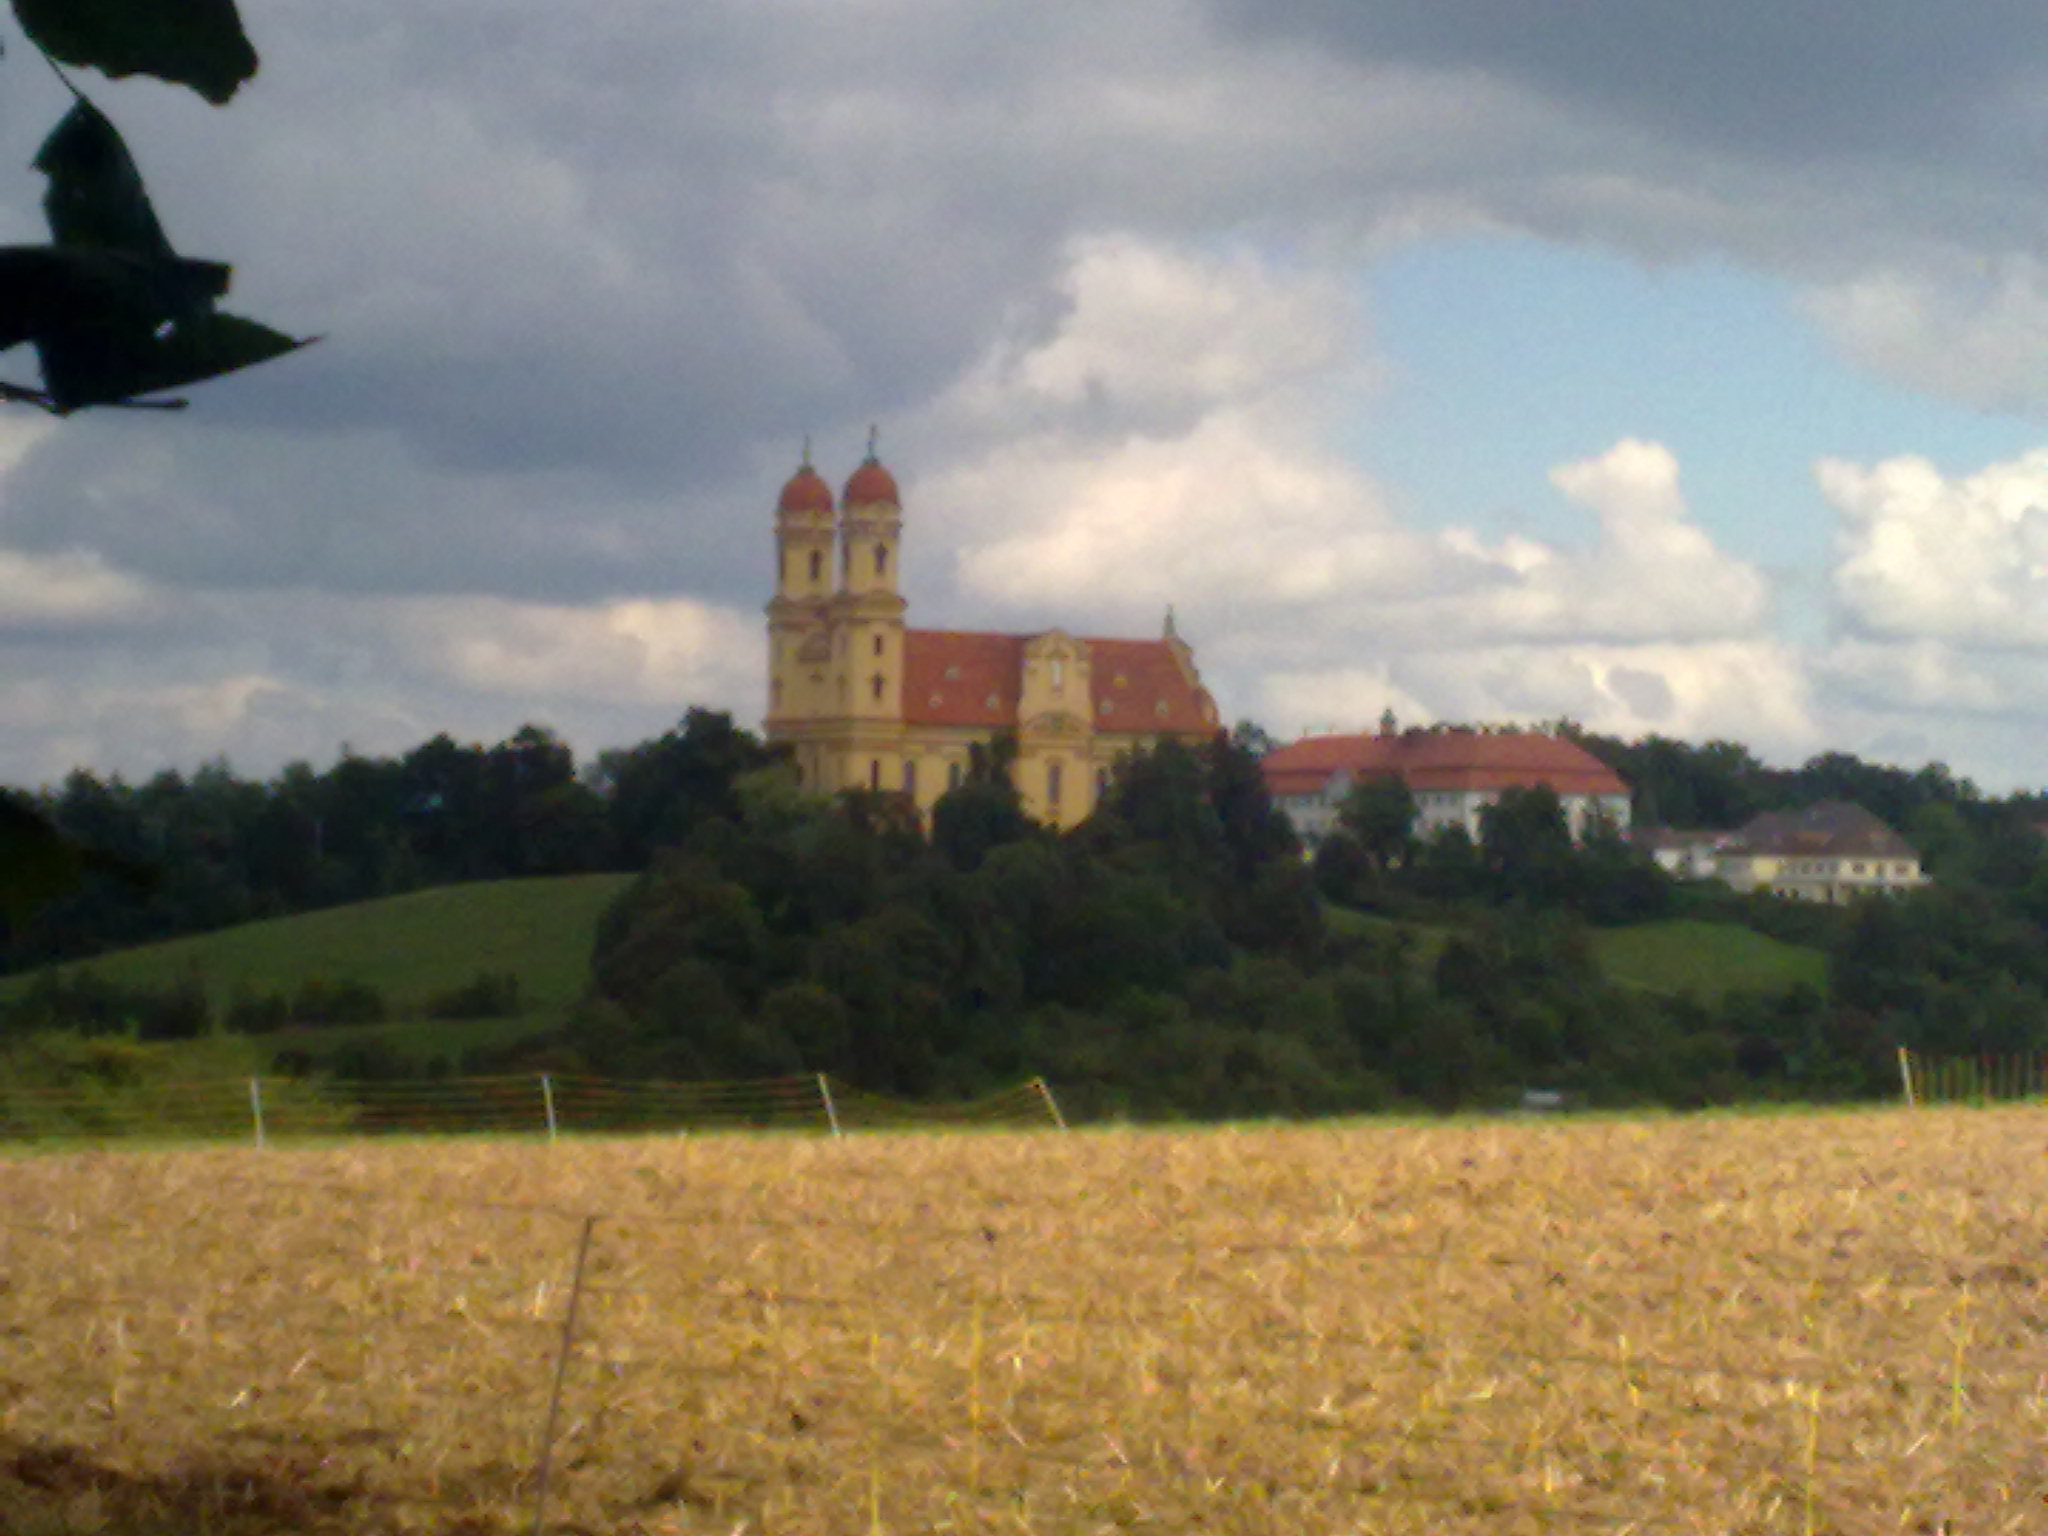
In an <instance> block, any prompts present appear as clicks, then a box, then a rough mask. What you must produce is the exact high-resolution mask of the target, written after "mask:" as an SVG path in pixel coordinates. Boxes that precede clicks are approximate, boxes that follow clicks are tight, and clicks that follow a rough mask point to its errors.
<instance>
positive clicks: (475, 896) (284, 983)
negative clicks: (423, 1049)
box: [0, 875, 632, 1016]
mask: <svg viewBox="0 0 2048 1536" xmlns="http://www.w3.org/2000/svg"><path fill="white" fill-rule="evenodd" d="M631 878H632V877H631V876H629V875H562V876H557V877H554V878H548V879H532V880H489V881H480V882H478V883H476V884H473V885H444V886H438V887H436V888H434V889H433V890H427V891H414V892H412V893H411V894H409V895H405V896H391V897H387V898H385V899H384V900H381V901H365V902H358V903H355V904H354V905H351V906H346V907H330V908H328V909H326V910H325V911H320V912H304V913H300V914H299V915H298V916H296V917H280V918H273V919H270V920H269V921H266V922H260V923H244V924H242V925H241V926H240V927H237V928H225V929H222V930H221V931H219V932H217V933H204V934H194V935H192V936H190V937H187V938H182V939H170V940H167V941H165V942H163V943H161V944H145V945H143V946H141V947H140V948H137V949H124V950H119V951H117V952H115V953H113V954H109V955H100V956H96V957H94V958H93V959H91V960H83V961H77V962H73V964H72V966H70V967H67V968H68V969H84V970H90V971H92V972H93V973H94V974H95V975H97V976H101V977H104V978H105V979H106V980H108V981H110V982H114V983H117V984H120V985H125V986H150V987H166V986H170V985H172V984H174V983H176V982H178V981H180V980H181V979H183V978H184V977H186V976H188V975H191V974H194V973H195V972H196V973H197V974H198V975H199V976H200V977H201V978H202V979H203V980H204V982H205V985H206V989H207V992H208V994H209V995H210V997H211V999H212V1001H213V1005H214V1008H215V1011H216V1012H217V1013H218V1012H220V1011H223V1010H224V1009H225V1008H226V1006H227V1003H228V1001H229V1000H230V999H231V998H232V997H233V996H234V994H235V992H236V990H237V989H238V988H250V989H255V990H260V991H265V992H291V991H294V990H296V988H297V987H298V986H299V985H300V984H301V983H303V982H305V981H307V980H310V979H314V978H323V979H326V980H329V981H340V980H348V981H359V982H363V983H366V984H367V985H369V986H372V987H375V988H376V989H377V990H378V991H379V992H381V993H382V994H383V995H384V998H385V1000H386V1001H387V1002H388V1003H389V1005H390V1007H391V1010H392V1012H393V1013H394V1014H400V1015H403V1014H406V1013H409V1012H416V1011H418V1009H419V1008H420V1005H421V1004H422V1003H423V1001H424V1000H425V999H426V998H427V997H428V996H429V995H430V994H432V993H435V992H441V991H446V990H448V989H450V988H454V987H459V986H461V985H463V984H464V983H465V982H468V981H470V980H472V979H473V978H474V977H475V976H476V975H477V973H478V972H480V971H492V972H506V971H509V972H511V973H513V974H514V975H516V976H517V977H518V978H519V994H520V1001H521V1004H522V1008H523V1011H524V1012H525V1013H526V1014H528V1015H535V1016H559V1015H560V1013H561V1012H562V1011H563V1010H564V1009H566V1008H567V1007H568V1006H569V1005H570V1004H571V1003H573V1002H574V1001H575V1000H576V999H577V997H579V996H580V995H581V994H582V991H583V988H584V985H585V982H586V981H587V979H588V977H589V969H590V947H591V940H592V937H593V935H594V933H595V931H596V926H597V918H598V914H599V913H600V912H602V911H603V910H604V907H605V905H606V903H608V902H609V901H610V900H611V899H612V898H613V897H614V896H616V895H617V894H618V893H619V892H620V891H621V890H623V889H624V888H625V886H626V883H627V881H629V880H630V879H631ZM29 982H30V978H29V977H28V976H14V977H8V978H7V979H5V980H0V1000H6V999H8V998H11V997H15V996H18V995H19V994H20V993H21V992H22V991H24V990H25V989H26V988H27V987H28V985H29Z"/></svg>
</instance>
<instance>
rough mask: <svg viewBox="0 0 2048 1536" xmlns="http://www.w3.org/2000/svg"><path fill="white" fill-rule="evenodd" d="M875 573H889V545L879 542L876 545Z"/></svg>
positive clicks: (878, 574)
mask: <svg viewBox="0 0 2048 1536" xmlns="http://www.w3.org/2000/svg"><path fill="white" fill-rule="evenodd" d="M875 574H876V575H877V576H886V575H888V574H889V546H888V545H886V544H877V545H876V546H875Z"/></svg>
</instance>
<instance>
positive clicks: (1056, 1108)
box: [1031, 1077, 1067, 1131]
mask: <svg viewBox="0 0 2048 1536" xmlns="http://www.w3.org/2000/svg"><path fill="white" fill-rule="evenodd" d="M1031 1086H1032V1087H1034V1088H1036V1089H1037V1090H1038V1096H1039V1097H1040V1098H1041V1099H1044V1100H1045V1107H1046V1108H1047V1109H1049V1110H1051V1111H1052V1123H1053V1124H1054V1125H1056V1126H1058V1127H1059V1128H1060V1129H1061V1130H1063V1131H1064V1130H1065V1129H1066V1128H1067V1117H1066V1116H1065V1115H1063V1114H1061V1113H1060V1101H1059V1100H1058V1099H1056V1098H1054V1097H1053V1096H1052V1086H1051V1084H1049V1083H1047V1082H1046V1080H1045V1079H1044V1078H1042V1077H1034V1078H1033V1079H1031Z"/></svg>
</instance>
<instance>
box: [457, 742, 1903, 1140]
mask: <svg viewBox="0 0 2048 1536" xmlns="http://www.w3.org/2000/svg"><path fill="white" fill-rule="evenodd" d="M737 798H738V800H739V802H740V803H739V810H738V814H737V815H736V816H735V817H733V818H731V819H722V818H721V819H713V820H707V821H705V822H702V823H700V824H699V825H698V826H697V828H696V829H695V830H694V831H693V833H692V834H691V835H690V836H689V837H688V838H687V839H686V840H685V841H684V842H683V843H682V844H681V845H680V846H678V847H676V848H674V849H672V850H668V851H665V852H664V853H662V854H661V855H659V856H658V857H657V859H656V861H655V863H654V865H653V866H652V867H651V868H650V869H649V870H648V871H647V872H646V873H645V874H644V875H643V876H642V877H641V878H640V879H639V880H638V881H637V882H635V884H634V885H633V886H632V887H631V888H630V889H629V890H628V891H627V892H626V893H625V894H624V895H623V896H622V897H621V898H620V899H619V901H618V902H617V903H616V904H615V906H614V907H613V909H612V910H611V911H610V912H609V913H608V914H607V917H606V919H605V921H604V923H603V924H602V929H601V932H600V935H599V938H598V942H597V947H596V955H595V959H594V980H595V992H596V995H595V997H594V998H593V1000H592V1001H591V1002H590V1003H589V1004H588V1005H587V1006H586V1007H585V1008H584V1009H583V1010H582V1011H581V1013H580V1014H579V1015H578V1016H577V1018H576V1019H575V1020H574V1021H573V1023H572V1024H571V1025H570V1027H569V1028H568V1029H567V1030H565V1031H564V1032H563V1033H562V1034H561V1035H560V1036H559V1037H557V1038H555V1039H554V1040H552V1041H549V1042H547V1043H546V1044H545V1045H544V1046H542V1047H541V1050H542V1052H543V1056H542V1057H541V1058H538V1059H536V1058H535V1057H533V1056H532V1055H531V1054H528V1055H527V1057H526V1061H527V1064H529V1065H534V1064H539V1061H540V1060H545V1061H547V1062H549V1063H551V1064H554V1065H558V1066H561V1067H564V1068H583V1069H589V1070H600V1071H605V1072H622V1073H639V1074H647V1075H652V1076H679V1077H719V1076H746V1075H763V1074H782V1073H796V1072H810V1071H829V1072H834V1073H838V1074H841V1075H844V1076H846V1077H849V1078H851V1079H853V1080H855V1081H858V1082H861V1083H862V1084H864V1085H868V1086H872V1087H874V1088H877V1089H882V1090H888V1091H894V1092H898V1093H906V1094H927V1093H930V1094H949V1095H957V1094H964V1093H970V1092H973V1091H975V1090H977V1089H981V1088H985V1087H990V1086H993V1085H996V1084H1000V1083H1006V1082H1011V1081H1014V1080H1015V1079H1016V1078H1017V1077H1019V1076H1021V1075H1025V1074H1029V1073H1036V1072H1043V1073H1045V1074H1047V1075H1049V1076H1052V1077H1055V1078H1056V1079H1057V1080H1058V1081H1059V1082H1060V1083H1061V1085H1062V1091H1063V1093H1064V1094H1068V1095H1071V1096H1073V1098H1074V1099H1075V1101H1076V1102H1077V1103H1078V1104H1080V1105H1081V1106H1083V1107H1085V1108H1086V1109H1089V1110H1092V1111H1096V1112H1102V1111H1124V1112H1130V1113H1137V1114H1148V1113H1174V1114H1195V1115H1222V1114H1261V1113H1265V1114H1295V1113H1319V1112H1338V1111H1358V1110H1366V1109H1374V1108H1383V1107H1388V1106H1395V1105H1401V1104H1409V1105H1415V1106H1429V1107H1437V1108H1450V1107H1455V1106H1483V1105H1489V1104H1492V1105H1502V1104H1508V1103H1512V1102H1515V1101H1516V1100H1517V1098H1518V1096H1519V1093H1520V1090H1521V1089H1523V1088H1526V1087H1544V1088H1550V1089H1554V1090H1558V1091H1561V1092H1565V1093H1568V1094H1573V1095H1577V1096H1579V1097H1581V1098H1583V1099H1584V1100H1586V1101H1590V1102H1602V1103H1627V1102H1662V1103H1670V1104H1676V1105H1696V1104H1706V1103H1715V1102H1727V1101H1732V1100H1736V1099H1740V1098H1745V1097H1754V1096H1758V1095H1774V1094H1775V1095H1785V1096H1797V1097H1801V1098H1815V1097H1829V1096H1837V1095H1844V1094H1857V1093H1865V1092H1872V1091H1882V1089H1883V1087H1884V1084H1885V1082H1886V1081H1887V1079H1886V1078H1885V1075H1884V1074H1885V1072H1886V1071H1887V1069H1888V1057H1887V1051H1888V1047H1887V1046H1885V1045H1884V1043H1883V1042H1881V1041H1878V1040H1876V1039H1875V1037H1874V1036H1871V1035H1869V1033H1868V1031H1867V1030H1865V1031H1863V1032H1861V1033H1859V1032H1858V1030H1857V1029H1856V1028H1855V1026H1854V1021H1853V1020H1849V1019H1846V1018H1845V1017H1844V1016H1842V1015H1841V1014H1840V1012H1839V1010H1836V1009H1834V1008H1832V1007H1831V1006H1830V1005H1829V1004H1828V1003H1827V1002H1826V1001H1825V1000H1824V999H1823V998H1822V996H1821V995H1820V993H1819V992H1817V991H1814V990H1812V989H1807V990H1803V991H1798V992H1795V993H1793V994H1791V995H1788V996H1784V997H1772V998H1735V999H1730V1000H1727V1001H1724V1002H1721V1003H1718V1004H1716V1005H1713V1006H1711V1007H1710V1006H1706V1005H1702V1004H1699V1003H1696V1002H1694V1001H1691V1000H1689V999H1683V998H1680V999H1663V998H1657V997H1653V996H1649V995H1647V994H1643V993H1640V992H1630V991H1626V990H1624V989H1620V988H1617V987H1615V986H1613V985H1610V984H1609V983H1608V982H1607V981H1606V980H1605V978H1604V976H1603V975H1602V973H1601V971H1600V969H1599V967H1598V965H1597V963H1596V962H1595V960H1594V957H1593V953H1592V948H1591V945H1590V942H1589V933H1590V928H1589V926H1588V920H1587V917H1586V916H1585V915H1584V914H1583V913H1582V912H1580V911H1578V910H1575V909H1574V904H1573V903H1574V901H1575V900H1576V899H1577V896H1576V894H1575V893H1582V892H1584V891H1588V890H1591V889H1592V888H1594V887H1597V886H1599V885H1601V884H1602V882H1603V880H1604V879H1605V876H1604V875H1603V873H1602V871H1603V870H1608V866H1607V865H1605V864H1603V863H1602V861H1603V860H1607V861H1626V862H1627V870H1626V872H1627V874H1628V875H1629V876H1630V877H1632V878H1635V879H1638V880H1639V881H1641V882H1642V888H1643V889H1646V890H1651V891H1653V892H1654V893H1655V895H1656V898H1657V899H1658V900H1659V901H1662V900H1664V899H1665V898H1666V897H1667V896H1668V895H1669V883H1668V882H1665V881H1664V880H1663V878H1662V876H1661V875H1658V874H1657V873H1656V872H1655V871H1654V870H1653V869H1649V868H1647V867H1646V866H1643V865H1641V864H1639V863H1636V862H1634V861H1633V860H1632V859H1631V858H1630V856H1629V855H1628V854H1627V851H1626V849H1625V848H1621V847H1619V845H1618V844H1617V845H1616V846H1615V847H1613V848H1600V849H1587V848H1584V847H1581V848H1574V846H1573V844H1572V842H1571V840H1570V838H1569V837H1568V836H1566V835H1565V833H1564V830H1563V820H1562V816H1561V813H1560V812H1559V810H1558V807H1557V804H1556V801H1555V797H1549V796H1543V795H1537V796H1531V797H1528V798H1526V799H1524V798H1519V797H1511V799H1510V800H1509V801H1508V802H1507V803H1506V805H1505V808H1504V809H1503V810H1502V811H1501V812H1500V813H1499V814H1497V815H1495V816H1493V817H1490V818H1489V820H1488V824H1487V829H1486V831H1487V835H1486V836H1485V837H1483V838H1482V839H1480V840H1478V841H1476V842H1475V841H1474V840H1472V839H1469V838H1467V839H1463V840H1462V842H1463V846H1462V848H1460V847H1459V846H1458V842H1459V840H1458V839H1452V840H1449V841H1448V842H1447V843H1445V844H1443V845H1442V846H1429V847H1423V848H1414V849H1410V850H1404V851H1403V852H1400V853H1397V854H1394V855H1392V856H1391V859H1390V864H1392V865H1393V866H1396V867H1400V866H1406V867H1409V868H1412V869H1414V870H1416V871H1421V870H1423V869H1425V868H1426V869H1428V870H1429V871H1430V874H1429V876H1428V880H1427V881H1426V882H1425V886H1424V888H1423V890H1418V891H1417V892H1415V893H1414V894H1413V895H1412V896H1411V898H1410V899H1411V901H1412V903H1413V904H1414V908H1413V911H1412V912H1411V914H1410V915H1411V916H1413V915H1416V914H1421V915H1426V916H1430V917H1433V918H1434V919H1435V921H1434V922H1433V923H1428V924H1425V923H1419V922H1398V923H1397V922H1392V921H1386V920H1377V919H1374V918H1371V917H1368V916H1362V915H1356V914H1354V915H1353V916H1351V917H1349V918H1348V919H1346V920H1345V921H1343V922H1341V923H1337V924H1334V925H1332V924H1330V923H1328V922H1327V921H1326V916H1325V914H1326V912H1328V911H1329V910H1330V909H1329V908H1328V907H1327V905H1326V904H1325V902H1323V901H1322V900H1319V899H1318V896H1317V893H1316V891H1315V889H1314V886H1315V884H1316V882H1317V881H1318V880H1319V879H1320V880H1324V881H1327V880H1328V879H1329V878H1330V871H1329V869H1328V868H1327V866H1324V867H1315V866H1311V865H1309V864H1308V863H1307V862H1305V861H1304V860H1303V858H1302V856H1301V850H1300V847H1299V845H1298V843H1297V842H1296V839H1295V837H1294V834H1293V831H1292V829H1291V828H1290V827H1289V826H1288V824H1287V822H1286V820H1285V818H1284V817H1282V816H1280V815H1278V814H1277V813H1276V812H1275V811H1274V810H1273V808H1272V806H1271V803H1270V801H1269V800H1268V799H1267V797H1266V794H1265V791H1264V787H1263V784H1262V783H1261V781H1260V779H1259V775H1258V772H1257V762H1256V758H1255V757H1254V756H1253V755H1252V754H1251V753H1250V752H1249V751H1247V750H1245V747H1244V746H1243V745H1242V744H1241V742H1233V741H1229V740H1224V739H1218V740H1217V741H1216V742H1214V743H1212V744H1211V745H1210V746H1208V747H1206V748H1203V749H1201V750H1199V751H1190V750H1188V749H1186V748H1183V747H1180V746H1175V745H1172V744H1168V745H1164V746H1162V747H1160V748H1159V749H1157V750H1156V751H1154V752H1152V753H1149V754H1145V755H1142V756H1138V757H1134V758H1131V759H1129V760H1127V761H1126V762H1124V763H1123V764H1122V765H1121V766H1120V768H1119V769H1118V771H1117V773H1116V775H1115V777H1114V779H1113V782H1112V785H1111V788H1110V792H1109V794H1108V795H1107V796H1106V798H1105V801H1104V803H1103V805H1102V806H1101V807H1100V809H1099V810H1098V811H1097V813H1096V814H1095V815H1094V816H1092V817H1091V818H1090V819H1089V820H1088V821H1087V822H1085V823H1084V824H1083V825H1081V826H1080V827H1078V828H1076V829H1075V830H1074V831H1072V832H1070V833H1067V834H1065V835H1058V834H1055V833H1053V832H1051V831H1050V830H1048V829H1045V828H1042V827H1039V826H1036V825H1034V824H1033V823H1032V822H1030V821H1029V819H1028V818H1026V817H1025V816H1024V815H1023V814H1022V811H1021V808H1020V807H1019V805H1018V803H1017V797H1016V794H1015V791H1014V790H1013V789H1012V788H1011V787H1010V785H1009V782H1008V778H1007V773H1006V754H1005V752H1004V749H1003V747H1002V746H1001V744H1000V743H998V744H995V745H994V746H992V748H991V749H990V750H989V751H987V752H986V753H984V754H982V755H981V756H979V757H978V759H977V763H976V771H975V773H973V774H972V775H970V777H969V779H968V781H967V782H966V783H965V784H963V785H962V786H961V787H960V788H959V789H958V790H956V791H954V792H952V793H951V794H949V795H948V796H947V797H945V799H943V800H942V801H941V802H940V804H939V807H938V809H937V812H936V814H935V816H934V818H933V826H932V829H931V833H930V835H929V836H926V835H924V834H923V832H921V830H920V829H919V828H918V826H917V825H916V823H915V822H914V820H912V819H910V818H909V817H908V816H907V815H906V813H905V811H904V808H903V807H902V805H901V802H900V801H897V800H895V799H893V798H892V797H888V796H873V795H851V796H844V797H841V798H839V799H837V800H833V801H826V800H821V799H816V798H810V797H805V796H802V795H800V794H798V793H797V792H796V790H795V788H794V785H793V783H792V782H791V781H790V780H789V779H788V778H787V777H786V776H785V775H784V774H783V773H782V772H781V771H779V770H768V771H765V772H757V773H754V774H751V775H748V776H746V777H744V778H743V779H742V780H741V782H740V784H739V794H738V796H737ZM1608 873H1612V870H1608ZM1430 882H1433V883H1430ZM1424 890H1426V891H1427V892H1428V893H1429V894H1424V893H1423V892H1424ZM521 1049H522V1050H524V1051H527V1052H529V1053H530V1052H531V1050H532V1047H522V1048H521ZM500 1064H509V1062H501V1063H493V1065H500Z"/></svg>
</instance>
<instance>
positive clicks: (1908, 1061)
mask: <svg viewBox="0 0 2048 1536" xmlns="http://www.w3.org/2000/svg"><path fill="white" fill-rule="evenodd" d="M1899 1081H1900V1082H1901V1083H1903V1084H1905V1087H1906V1108H1908V1109H1918V1108H1919V1107H1920V1104H1919V1101H1918V1100H1917V1099H1915V1098H1914V1097H1913V1057H1912V1053H1911V1052H1909V1051H1908V1050H1907V1049H1906V1048H1905V1047H1904V1046H1903V1045H1902V1046H1900V1047H1899Z"/></svg>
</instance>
